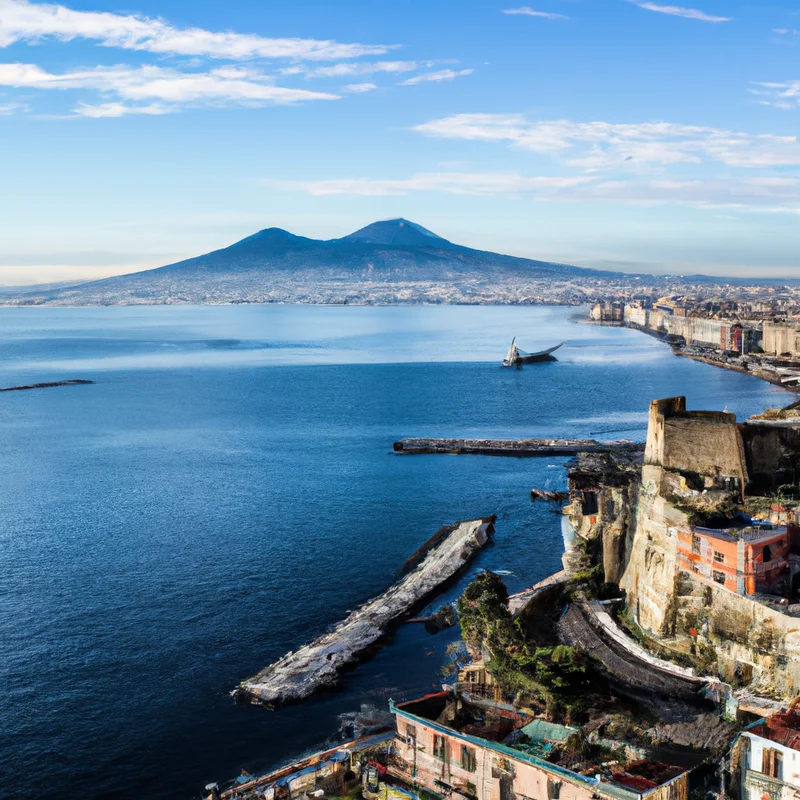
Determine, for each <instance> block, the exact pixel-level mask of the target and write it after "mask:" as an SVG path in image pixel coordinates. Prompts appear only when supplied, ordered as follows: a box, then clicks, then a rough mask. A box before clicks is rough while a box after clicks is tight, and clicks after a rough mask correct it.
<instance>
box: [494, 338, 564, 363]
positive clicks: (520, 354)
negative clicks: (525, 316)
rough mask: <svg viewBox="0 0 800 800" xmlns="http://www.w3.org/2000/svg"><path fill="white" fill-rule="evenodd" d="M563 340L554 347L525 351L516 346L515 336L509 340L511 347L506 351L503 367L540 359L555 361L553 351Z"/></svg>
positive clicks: (534, 361) (561, 344)
mask: <svg viewBox="0 0 800 800" xmlns="http://www.w3.org/2000/svg"><path fill="white" fill-rule="evenodd" d="M563 344H564V342H561V343H560V344H557V345H556V346H555V347H550V348H549V349H547V350H540V351H539V352H538V353H526V352H525V351H524V350H520V349H519V348H518V347H517V337H516V336H515V337H514V338H513V339H512V340H511V347H509V348H508V353H506V357H505V358H504V359H503V366H504V367H521V366H522V365H523V364H535V363H537V362H540V361H556V357H555V356H554V355H553V353H554V352H555V351H556V350H558V348H559V347H562V346H563Z"/></svg>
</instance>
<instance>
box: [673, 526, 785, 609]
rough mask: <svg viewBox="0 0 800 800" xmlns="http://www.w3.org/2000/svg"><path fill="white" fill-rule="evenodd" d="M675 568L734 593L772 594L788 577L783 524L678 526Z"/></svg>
mask: <svg viewBox="0 0 800 800" xmlns="http://www.w3.org/2000/svg"><path fill="white" fill-rule="evenodd" d="M677 538H678V548H677V550H678V567H679V568H680V569H682V570H684V571H686V572H689V573H691V574H692V575H696V576H698V577H700V578H704V579H706V580H708V581H713V582H714V583H717V584H719V585H721V586H724V587H725V588H726V589H730V591H732V592H735V593H736V594H758V593H760V592H764V593H767V594H771V593H775V592H776V591H778V590H780V589H781V588H782V584H783V583H784V582H785V581H786V580H787V579H788V577H789V562H788V557H789V546H790V542H789V532H788V530H787V528H786V527H783V526H781V527H773V526H754V527H747V528H727V529H719V530H717V529H714V528H700V527H691V528H680V529H678V531H677Z"/></svg>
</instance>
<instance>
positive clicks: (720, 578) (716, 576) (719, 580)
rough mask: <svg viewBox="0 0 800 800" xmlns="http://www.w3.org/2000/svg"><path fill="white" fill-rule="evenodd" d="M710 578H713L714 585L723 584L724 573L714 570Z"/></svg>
mask: <svg viewBox="0 0 800 800" xmlns="http://www.w3.org/2000/svg"><path fill="white" fill-rule="evenodd" d="M712 576H713V578H714V583H723V584H724V583H725V573H724V572H717V571H716V570H714V572H713V573H712Z"/></svg>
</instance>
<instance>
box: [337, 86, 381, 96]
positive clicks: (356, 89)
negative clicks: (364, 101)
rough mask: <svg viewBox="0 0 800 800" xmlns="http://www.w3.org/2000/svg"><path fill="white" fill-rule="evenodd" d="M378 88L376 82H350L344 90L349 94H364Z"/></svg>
mask: <svg viewBox="0 0 800 800" xmlns="http://www.w3.org/2000/svg"><path fill="white" fill-rule="evenodd" d="M377 88H378V87H377V86H376V85H375V84H374V83H349V84H348V85H347V86H345V87H344V91H346V92H347V93H348V94H364V92H371V91H373V90H375V89H377Z"/></svg>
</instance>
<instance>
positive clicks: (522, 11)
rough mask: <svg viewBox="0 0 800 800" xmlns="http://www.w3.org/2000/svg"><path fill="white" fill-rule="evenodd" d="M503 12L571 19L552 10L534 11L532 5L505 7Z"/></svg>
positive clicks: (543, 17) (544, 17) (545, 17)
mask: <svg viewBox="0 0 800 800" xmlns="http://www.w3.org/2000/svg"><path fill="white" fill-rule="evenodd" d="M502 13H503V14H519V15H521V16H524V17H541V18H542V19H569V17H568V16H566V15H565V14H554V13H552V12H550V11H534V10H533V9H532V8H531V7H530V6H522V7H521V8H506V9H503V12H502Z"/></svg>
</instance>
